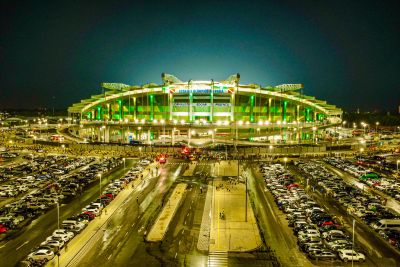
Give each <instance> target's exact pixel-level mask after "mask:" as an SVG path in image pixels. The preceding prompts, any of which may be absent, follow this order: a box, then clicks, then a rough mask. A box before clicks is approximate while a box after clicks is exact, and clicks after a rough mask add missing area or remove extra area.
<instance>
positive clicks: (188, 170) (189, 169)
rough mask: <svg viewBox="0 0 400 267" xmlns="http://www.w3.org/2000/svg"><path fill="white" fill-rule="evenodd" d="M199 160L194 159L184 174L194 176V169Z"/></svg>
mask: <svg viewBox="0 0 400 267" xmlns="http://www.w3.org/2000/svg"><path fill="white" fill-rule="evenodd" d="M196 165H197V161H193V163H192V164H189V165H187V166H188V168H187V169H186V171H185V172H184V173H183V175H182V176H193V172H194V169H195V168H196Z"/></svg>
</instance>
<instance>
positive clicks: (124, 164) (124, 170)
mask: <svg viewBox="0 0 400 267" xmlns="http://www.w3.org/2000/svg"><path fill="white" fill-rule="evenodd" d="M122 160H123V161H124V171H125V158H123V159H122Z"/></svg>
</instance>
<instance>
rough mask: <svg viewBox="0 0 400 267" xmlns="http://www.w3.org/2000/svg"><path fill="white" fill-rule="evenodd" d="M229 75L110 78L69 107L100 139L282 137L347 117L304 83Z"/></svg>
mask: <svg viewBox="0 0 400 267" xmlns="http://www.w3.org/2000/svg"><path fill="white" fill-rule="evenodd" d="M239 80H240V75H239V74H235V75H231V76H230V77H229V78H228V79H226V80H223V81H219V82H218V81H213V80H207V81H197V80H189V81H186V82H183V81H181V80H179V79H178V78H176V77H175V76H173V75H170V74H164V73H163V74H162V81H163V83H162V84H161V85H160V84H155V83H149V84H146V85H143V86H130V85H126V84H120V83H103V84H102V88H103V93H102V94H99V95H94V96H92V97H91V98H89V99H84V100H81V102H80V103H76V104H73V105H72V106H71V107H69V108H68V113H69V115H70V116H71V117H72V118H73V119H74V120H75V121H77V122H78V123H79V127H78V128H77V129H76V130H77V132H79V133H78V134H79V135H80V136H81V137H83V138H86V139H91V140H92V141H100V142H122V143H129V142H131V141H132V140H139V141H145V142H152V141H154V142H155V141H158V140H163V142H165V140H166V139H168V140H169V139H171V140H172V142H174V141H177V140H178V139H183V140H185V139H187V138H204V139H206V138H209V139H213V140H215V139H226V140H233V139H236V140H263V141H267V142H277V141H279V142H283V141H285V140H287V141H289V140H298V141H301V140H304V139H309V138H310V134H309V133H310V132H314V135H315V132H318V130H319V129H321V128H325V127H330V126H334V125H338V124H340V123H341V116H342V110H341V109H340V108H337V107H336V106H334V105H330V104H327V103H326V101H322V100H318V99H316V98H315V97H312V96H307V95H304V94H303V85H302V84H282V85H278V86H266V87H262V86H260V85H258V84H247V85H244V84H240V83H239Z"/></svg>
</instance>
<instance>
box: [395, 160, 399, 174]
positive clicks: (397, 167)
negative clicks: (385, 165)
mask: <svg viewBox="0 0 400 267" xmlns="http://www.w3.org/2000/svg"><path fill="white" fill-rule="evenodd" d="M399 163H400V159H398V160H397V161H396V171H397V172H399Z"/></svg>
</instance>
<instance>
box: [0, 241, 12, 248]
mask: <svg viewBox="0 0 400 267" xmlns="http://www.w3.org/2000/svg"><path fill="white" fill-rule="evenodd" d="M8 242H10V241H7V242H6V243H5V244H4V245H2V246H1V247H0V248H4V247H5V246H6V245H7V243H8Z"/></svg>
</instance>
